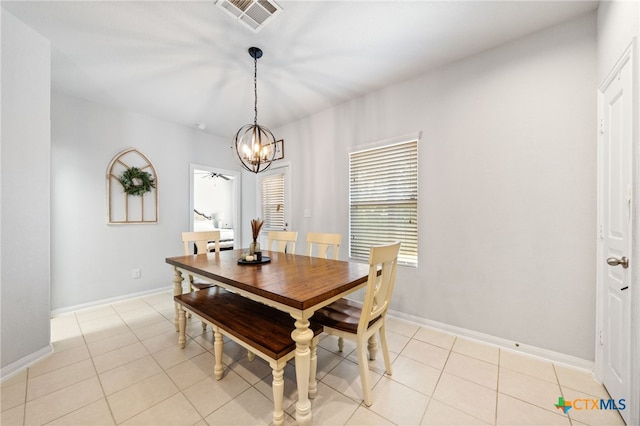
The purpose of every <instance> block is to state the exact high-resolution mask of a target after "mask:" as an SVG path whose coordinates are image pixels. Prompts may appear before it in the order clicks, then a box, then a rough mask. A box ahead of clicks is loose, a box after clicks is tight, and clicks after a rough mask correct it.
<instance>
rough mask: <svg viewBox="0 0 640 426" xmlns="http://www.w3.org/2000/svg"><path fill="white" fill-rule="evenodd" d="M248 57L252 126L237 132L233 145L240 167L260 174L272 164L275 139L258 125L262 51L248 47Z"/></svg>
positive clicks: (269, 131) (274, 152) (268, 131)
mask: <svg viewBox="0 0 640 426" xmlns="http://www.w3.org/2000/svg"><path fill="white" fill-rule="evenodd" d="M249 55H251V57H252V58H253V94H254V104H253V110H254V116H253V124H245V125H244V126H242V127H241V128H240V130H238V133H236V136H235V138H234V144H235V147H236V154H237V156H238V158H239V159H240V162H241V163H242V166H243V167H244V168H245V169H247V170H248V171H250V172H253V173H260V172H263V171H265V170H267V169H268V168H269V166H271V163H272V162H273V159H274V157H275V155H276V149H275V147H276V138H275V137H274V136H273V133H271V130H269V129H267V128H266V127H264V126H261V125H259V124H258V59H259V58H261V57H262V50H260V49H259V48H257V47H250V48H249Z"/></svg>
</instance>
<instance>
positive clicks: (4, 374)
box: [0, 344, 53, 383]
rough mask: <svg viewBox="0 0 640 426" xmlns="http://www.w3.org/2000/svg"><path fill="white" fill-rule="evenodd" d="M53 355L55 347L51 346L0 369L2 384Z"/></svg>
mask: <svg viewBox="0 0 640 426" xmlns="http://www.w3.org/2000/svg"><path fill="white" fill-rule="evenodd" d="M51 353H53V345H51V344H49V345H47V346H45V347H44V348H42V349H39V350H37V351H35V352H33V353H31V354H29V355H27V356H25V357H24V358H22V359H19V360H17V361H16V362H13V363H11V364H9V365H7V366H5V367H2V369H0V383H1V382H4V381H5V380H6V379H8V378H10V377H13V376H14V375H16V374H18V373H20V372H21V371H22V370H24V369H25V368H27V367H30V366H32V365H33V364H35V363H36V362H38V361H40V360H41V359H43V358H45V357H46V356H48V355H49V354H51Z"/></svg>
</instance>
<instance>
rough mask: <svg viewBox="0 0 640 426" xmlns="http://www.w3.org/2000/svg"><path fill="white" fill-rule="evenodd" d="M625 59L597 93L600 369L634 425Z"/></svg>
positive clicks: (629, 108) (628, 73) (628, 64)
mask: <svg viewBox="0 0 640 426" xmlns="http://www.w3.org/2000/svg"><path fill="white" fill-rule="evenodd" d="M626 58H627V59H626V60H622V61H621V62H620V63H619V64H618V65H617V66H616V69H615V70H614V71H613V72H612V74H611V76H610V77H609V78H608V79H607V80H606V82H605V84H604V85H603V86H602V87H601V90H600V93H599V123H600V129H599V140H598V145H599V153H598V159H599V165H598V182H599V190H598V191H599V197H598V208H599V222H600V223H599V227H600V229H599V233H600V241H599V250H598V253H599V255H598V262H599V265H598V274H599V276H598V286H599V288H598V310H599V323H600V327H601V329H600V330H599V345H600V347H599V348H598V354H599V356H600V360H599V361H598V364H599V366H600V367H599V368H600V369H601V378H602V381H603V383H604V385H605V386H606V388H607V390H608V391H609V394H610V395H611V398H612V399H614V400H615V401H616V404H617V403H618V401H619V400H621V399H623V400H625V401H624V405H626V409H624V410H620V414H621V415H622V416H623V418H624V419H625V421H626V422H627V423H630V414H631V413H630V408H631V407H629V405H635V403H632V401H631V395H630V390H631V341H632V335H631V310H630V301H631V298H630V294H631V291H630V289H629V287H630V284H631V277H632V265H634V262H632V257H631V256H632V253H631V224H632V214H633V211H632V205H633V204H632V199H631V195H632V193H633V164H632V160H633V157H632V155H633V150H632V143H633V116H632V113H633V91H632V89H633V85H632V83H633V80H632V75H633V73H632V71H633V69H632V68H633V63H632V60H631V57H630V53H629V55H628V56H627V57H626ZM636 263H637V262H636Z"/></svg>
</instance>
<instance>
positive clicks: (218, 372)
mask: <svg viewBox="0 0 640 426" xmlns="http://www.w3.org/2000/svg"><path fill="white" fill-rule="evenodd" d="M212 328H213V327H212ZM223 345H224V344H223V342H222V333H220V329H219V328H217V327H215V330H214V332H213V353H214V356H215V359H216V360H215V362H216V364H215V366H214V367H213V373H214V374H215V376H216V380H220V379H222V373H223V372H224V367H223V366H222V347H223Z"/></svg>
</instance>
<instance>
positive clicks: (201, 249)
mask: <svg viewBox="0 0 640 426" xmlns="http://www.w3.org/2000/svg"><path fill="white" fill-rule="evenodd" d="M189 243H193V245H194V250H193V253H191V251H190V249H189V246H190V244H189ZM182 244H183V246H184V255H185V256H188V255H190V254H203V253H208V252H210V251H215V252H219V251H220V231H196V232H183V233H182ZM212 285H213V284H211V283H209V282H203V281H199V280H197V279H195V278H194V277H193V276H192V275H189V290H190V291H194V289H196V290H202V289H203V288H209V287H211V286H212Z"/></svg>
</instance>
